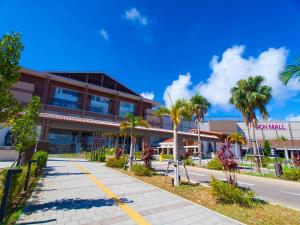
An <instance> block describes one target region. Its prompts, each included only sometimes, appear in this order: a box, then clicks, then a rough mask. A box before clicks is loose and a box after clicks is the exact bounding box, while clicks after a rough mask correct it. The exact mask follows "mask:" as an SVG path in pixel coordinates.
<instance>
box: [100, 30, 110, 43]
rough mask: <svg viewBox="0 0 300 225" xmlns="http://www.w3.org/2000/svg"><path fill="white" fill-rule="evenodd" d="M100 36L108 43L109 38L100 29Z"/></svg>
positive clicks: (104, 31)
mask: <svg viewBox="0 0 300 225" xmlns="http://www.w3.org/2000/svg"><path fill="white" fill-rule="evenodd" d="M100 35H101V36H102V38H103V39H104V40H105V41H108V39H109V37H108V32H107V31H106V30H104V29H101V30H100Z"/></svg>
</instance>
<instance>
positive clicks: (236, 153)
mask: <svg viewBox="0 0 300 225" xmlns="http://www.w3.org/2000/svg"><path fill="white" fill-rule="evenodd" d="M234 147H235V156H236V158H237V159H239V158H240V157H239V154H238V144H237V141H236V142H235V145H234Z"/></svg>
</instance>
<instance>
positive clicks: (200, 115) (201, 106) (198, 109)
mask: <svg viewBox="0 0 300 225" xmlns="http://www.w3.org/2000/svg"><path fill="white" fill-rule="evenodd" d="M190 101H191V104H192V110H193V114H194V121H195V123H196V125H197V134H198V153H199V165H200V166H201V160H202V145H201V135H200V124H202V123H203V121H204V115H205V114H206V113H207V111H208V109H209V108H210V106H211V104H210V103H209V102H208V100H207V99H206V98H205V97H203V96H202V95H200V94H198V93H197V94H196V95H194V96H193V97H192V98H191V100H190Z"/></svg>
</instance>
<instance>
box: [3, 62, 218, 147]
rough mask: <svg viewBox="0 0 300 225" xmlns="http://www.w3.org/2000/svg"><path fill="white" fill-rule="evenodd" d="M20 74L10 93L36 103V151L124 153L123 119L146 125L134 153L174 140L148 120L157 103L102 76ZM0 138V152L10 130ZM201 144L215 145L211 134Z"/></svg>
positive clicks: (182, 136) (184, 135)
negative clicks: (101, 149)
mask: <svg viewBox="0 0 300 225" xmlns="http://www.w3.org/2000/svg"><path fill="white" fill-rule="evenodd" d="M20 73H21V77H20V79H19V81H18V82H17V84H16V85H15V86H14V87H13V88H12V89H11V93H12V94H13V95H14V96H15V98H16V99H18V100H19V101H20V102H21V103H22V104H24V105H26V104H27V103H28V102H29V101H30V99H31V97H32V96H33V95H37V96H39V97H40V98H41V109H40V116H39V128H40V136H39V141H38V148H40V149H46V150H48V151H49V153H69V152H70V153H71V152H78V151H82V150H85V151H89V150H91V149H92V148H94V147H95V146H96V147H99V146H106V147H115V146H121V147H123V148H124V149H125V150H126V149H127V150H128V148H129V143H130V137H129V134H128V133H125V134H124V135H122V136H121V135H120V130H119V125H120V122H121V121H123V120H124V119H125V118H124V116H125V115H126V114H127V113H132V114H134V115H137V116H141V117H143V118H145V119H146V120H147V121H148V122H149V125H150V127H149V128H142V127H138V128H137V132H136V135H137V141H136V143H135V146H136V149H139V150H140V149H141V148H142V146H145V145H148V146H156V145H158V143H159V142H161V141H162V140H164V139H167V138H171V137H172V135H173V132H172V130H171V129H169V127H166V126H164V121H165V119H164V118H157V117H154V116H153V115H152V108H153V107H155V106H159V103H157V102H154V101H152V100H149V99H146V98H143V97H142V96H141V95H139V94H137V93H135V92H134V91H132V90H130V89H129V88H127V87H125V86H124V85H122V84H120V83H119V82H118V81H116V80H114V79H113V78H111V77H110V76H108V75H107V74H105V73H98V72H97V73H83V72H39V71H33V70H29V69H24V68H23V69H21V70H20ZM1 132H2V133H1ZM1 132H0V133H1V135H0V136H1V138H0V146H5V145H8V144H9V143H8V142H9V140H10V135H9V129H2V130H1ZM195 138H197V135H195V134H193V133H190V132H187V131H180V132H179V145H180V143H183V140H194V139H195ZM203 138H204V139H212V140H214V141H215V140H217V139H218V138H216V137H215V136H214V135H213V134H212V135H211V136H210V135H206V136H205V137H203ZM182 149H183V148H182Z"/></svg>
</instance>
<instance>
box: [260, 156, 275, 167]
mask: <svg viewBox="0 0 300 225" xmlns="http://www.w3.org/2000/svg"><path fill="white" fill-rule="evenodd" d="M272 161H273V160H272V159H271V158H270V157H263V158H261V165H262V167H268V166H269V164H270V163H272Z"/></svg>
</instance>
